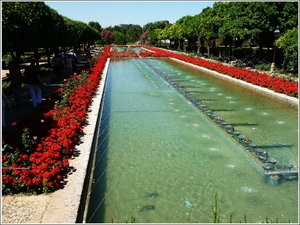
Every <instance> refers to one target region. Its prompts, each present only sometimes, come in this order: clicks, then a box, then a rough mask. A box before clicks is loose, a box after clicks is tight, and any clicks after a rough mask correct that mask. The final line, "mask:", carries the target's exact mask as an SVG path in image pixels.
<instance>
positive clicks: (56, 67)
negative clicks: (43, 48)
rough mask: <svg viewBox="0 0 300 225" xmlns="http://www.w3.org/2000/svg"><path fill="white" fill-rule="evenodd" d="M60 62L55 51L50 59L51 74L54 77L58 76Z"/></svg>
mask: <svg viewBox="0 0 300 225" xmlns="http://www.w3.org/2000/svg"><path fill="white" fill-rule="evenodd" d="M60 64H61V59H60V57H59V56H58V53H55V56H54V57H53V59H52V67H53V74H54V75H55V76H56V78H59V77H60Z"/></svg>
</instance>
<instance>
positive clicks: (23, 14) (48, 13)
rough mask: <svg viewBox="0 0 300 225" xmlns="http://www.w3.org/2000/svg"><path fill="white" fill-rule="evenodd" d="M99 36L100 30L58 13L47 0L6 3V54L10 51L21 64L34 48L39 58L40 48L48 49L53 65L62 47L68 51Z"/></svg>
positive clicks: (3, 12) (4, 44) (3, 4)
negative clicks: (52, 56) (54, 53)
mask: <svg viewBox="0 0 300 225" xmlns="http://www.w3.org/2000/svg"><path fill="white" fill-rule="evenodd" d="M100 29H101V27H100ZM99 39H100V35H99V31H98V30H97V29H95V28H94V27H92V26H90V25H88V24H86V23H83V22H81V21H74V20H71V19H69V18H67V17H64V16H62V15H60V14H58V13H57V12H56V11H55V10H54V9H52V8H50V7H49V6H47V5H46V4H45V3H44V2H3V3H2V53H3V54H6V53H10V54H11V56H12V57H13V59H14V60H15V62H16V63H17V64H19V63H20V56H21V55H22V54H23V52H25V51H33V52H34V54H35V57H36V58H37V59H38V58H39V57H38V49H39V48H44V49H45V52H46V54H47V55H48V62H49V64H50V54H51V53H52V52H53V49H55V48H57V47H58V46H60V47H61V48H62V49H63V50H66V48H67V47H70V48H71V47H77V46H79V45H80V44H91V43H94V42H95V41H96V40H99Z"/></svg>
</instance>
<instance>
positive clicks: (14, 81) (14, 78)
mask: <svg viewBox="0 0 300 225" xmlns="http://www.w3.org/2000/svg"><path fill="white" fill-rule="evenodd" d="M8 68H9V73H8V74H7V76H8V77H9V78H10V82H11V88H12V92H13V95H14V101H15V105H16V107H20V106H21V104H22V101H21V85H22V82H21V73H20V71H19V70H18V69H17V66H16V64H15V63H14V62H13V61H11V62H9V64H8Z"/></svg>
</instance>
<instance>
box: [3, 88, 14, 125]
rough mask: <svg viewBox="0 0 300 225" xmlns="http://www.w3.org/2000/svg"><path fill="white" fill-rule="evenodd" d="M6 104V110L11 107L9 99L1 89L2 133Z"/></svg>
mask: <svg viewBox="0 0 300 225" xmlns="http://www.w3.org/2000/svg"><path fill="white" fill-rule="evenodd" d="M6 104H7V105H8V108H11V107H12V106H11V102H10V101H9V99H8V98H7V96H6V94H5V93H4V91H3V89H2V131H4V128H5V127H6V123H5V108H6Z"/></svg>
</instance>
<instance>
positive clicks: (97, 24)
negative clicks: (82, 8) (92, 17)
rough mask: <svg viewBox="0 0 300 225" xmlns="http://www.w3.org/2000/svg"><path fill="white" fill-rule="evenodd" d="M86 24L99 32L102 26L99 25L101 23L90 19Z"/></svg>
mask: <svg viewBox="0 0 300 225" xmlns="http://www.w3.org/2000/svg"><path fill="white" fill-rule="evenodd" d="M88 25H90V26H91V27H93V28H94V29H96V30H98V32H99V33H100V32H101V31H102V27H101V25H100V24H99V23H98V22H94V21H90V22H89V23H88Z"/></svg>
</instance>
